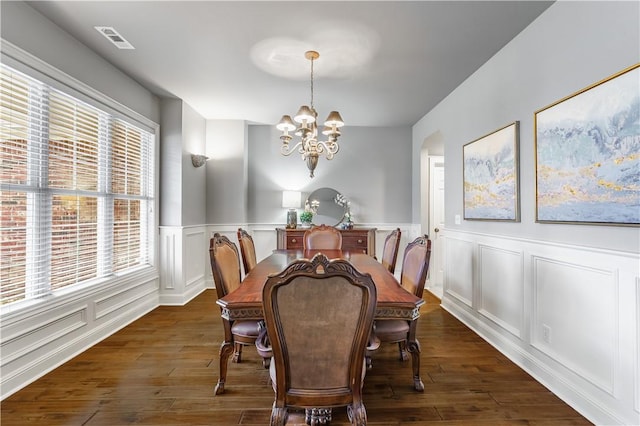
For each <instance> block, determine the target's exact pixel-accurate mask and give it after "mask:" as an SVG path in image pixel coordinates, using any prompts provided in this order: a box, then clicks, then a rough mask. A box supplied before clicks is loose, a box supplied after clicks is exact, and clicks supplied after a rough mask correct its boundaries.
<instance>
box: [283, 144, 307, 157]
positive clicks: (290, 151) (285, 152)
mask: <svg viewBox="0 0 640 426" xmlns="http://www.w3.org/2000/svg"><path fill="white" fill-rule="evenodd" d="M301 145H302V141H300V142H298V143H297V144H295V145H294V146H293V147H292V146H290V145H289V144H286V145H281V146H280V154H282V155H284V156H287V157H288V156H289V155H291V154H293V153H294V151H296V149H297V148H298V147H299V146H301ZM298 151H299V150H298Z"/></svg>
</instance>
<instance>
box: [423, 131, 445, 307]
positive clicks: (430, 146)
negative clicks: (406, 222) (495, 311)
mask: <svg viewBox="0 0 640 426" xmlns="http://www.w3.org/2000/svg"><path fill="white" fill-rule="evenodd" d="M443 152H444V138H443V137H442V134H441V133H440V131H436V132H434V133H433V134H431V135H430V136H428V137H427V138H425V140H424V142H423V144H422V147H421V150H420V227H421V229H422V231H421V233H423V234H427V235H428V236H429V239H430V240H431V261H430V264H429V275H428V277H427V282H426V284H425V288H426V289H427V290H428V291H429V292H431V293H432V294H433V295H435V296H436V297H438V298H439V299H440V300H442V296H443V295H444V272H443V271H444V247H443V232H444V225H445V224H444V218H445V216H444V213H445V211H444V197H445V190H444V155H443Z"/></svg>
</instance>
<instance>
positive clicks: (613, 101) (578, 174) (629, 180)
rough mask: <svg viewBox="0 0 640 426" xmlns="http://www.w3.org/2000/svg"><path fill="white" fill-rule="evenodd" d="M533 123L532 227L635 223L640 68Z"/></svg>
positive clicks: (639, 187) (639, 185) (639, 196)
mask: <svg viewBox="0 0 640 426" xmlns="http://www.w3.org/2000/svg"><path fill="white" fill-rule="evenodd" d="M535 123H536V185H537V186H536V190H537V202H536V205H537V216H536V217H537V220H538V221H539V222H578V223H585V222H586V223H593V224H623V225H639V224H640V64H637V65H635V66H634V67H631V68H630V69H628V70H625V71H623V72H622V73H619V74H617V75H616V76H614V77H611V78H609V79H607V80H605V81H604V82H601V83H598V84H596V85H594V86H591V87H589V88H587V89H585V90H583V91H581V92H579V93H577V94H575V95H572V96H570V97H568V98H566V99H564V100H562V101H560V102H558V103H556V104H553V105H551V106H549V107H547V108H545V109H542V110H540V111H538V112H536V114H535Z"/></svg>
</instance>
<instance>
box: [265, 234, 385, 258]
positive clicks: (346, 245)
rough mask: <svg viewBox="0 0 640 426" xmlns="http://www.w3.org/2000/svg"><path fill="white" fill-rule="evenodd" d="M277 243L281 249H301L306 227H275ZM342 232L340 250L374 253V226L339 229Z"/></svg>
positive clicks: (371, 254) (370, 254) (372, 254)
mask: <svg viewBox="0 0 640 426" xmlns="http://www.w3.org/2000/svg"><path fill="white" fill-rule="evenodd" d="M276 231H277V232H278V243H277V248H278V249H279V250H282V249H302V248H303V247H302V239H303V237H304V233H305V231H306V229H303V228H297V229H284V228H277V229H276ZM340 232H341V233H342V250H347V251H357V250H361V251H364V252H365V253H367V254H368V255H369V256H375V254H376V228H353V229H340Z"/></svg>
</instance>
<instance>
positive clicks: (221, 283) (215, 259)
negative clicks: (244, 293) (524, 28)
mask: <svg viewBox="0 0 640 426" xmlns="http://www.w3.org/2000/svg"><path fill="white" fill-rule="evenodd" d="M209 258H210V261H211V272H212V273H213V281H214V283H215V285H216V293H217V296H218V299H220V298H222V297H224V296H226V295H227V294H229V293H231V292H232V291H233V290H235V289H237V288H238V287H239V286H240V285H241V280H240V258H239V257H238V249H237V247H236V245H235V244H234V243H233V242H231V241H230V240H229V239H228V238H227V237H225V236H223V235H220V234H219V233H217V232H216V233H215V234H214V235H213V237H212V238H211V240H210V241H209ZM222 322H223V326H224V327H231V333H232V334H233V341H234V342H235V344H234V353H233V359H232V361H233V362H237V363H239V362H241V361H242V347H243V346H247V345H254V344H255V341H256V339H257V338H258V334H259V327H258V321H256V320H241V321H240V320H236V321H229V320H227V319H225V318H222ZM268 362H269V359H268V358H266V359H263V364H264V366H265V367H266V366H267V365H268Z"/></svg>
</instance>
